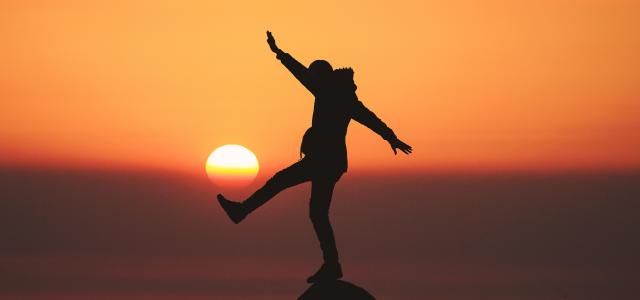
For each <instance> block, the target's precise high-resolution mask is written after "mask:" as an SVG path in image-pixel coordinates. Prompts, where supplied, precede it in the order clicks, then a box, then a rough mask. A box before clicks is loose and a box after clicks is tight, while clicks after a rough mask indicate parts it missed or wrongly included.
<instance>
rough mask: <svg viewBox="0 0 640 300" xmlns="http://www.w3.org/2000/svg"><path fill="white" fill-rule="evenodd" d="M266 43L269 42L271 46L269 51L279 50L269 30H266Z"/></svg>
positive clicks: (276, 51)
mask: <svg viewBox="0 0 640 300" xmlns="http://www.w3.org/2000/svg"><path fill="white" fill-rule="evenodd" d="M267 44H269V48H271V51H273V52H274V53H278V52H280V49H278V46H276V39H274V38H273V34H271V31H267Z"/></svg>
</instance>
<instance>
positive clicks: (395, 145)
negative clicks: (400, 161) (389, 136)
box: [389, 139, 413, 154]
mask: <svg viewBox="0 0 640 300" xmlns="http://www.w3.org/2000/svg"><path fill="white" fill-rule="evenodd" d="M389 145H391V150H393V154H398V150H397V149H400V151H402V152H404V153H405V154H410V153H411V152H413V148H411V146H409V145H407V144H406V143H405V142H403V141H401V140H399V139H394V140H390V141H389Z"/></svg>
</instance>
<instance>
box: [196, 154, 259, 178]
mask: <svg viewBox="0 0 640 300" xmlns="http://www.w3.org/2000/svg"><path fill="white" fill-rule="evenodd" d="M258 169H259V166H258V159H257V158H256V156H255V155H254V154H253V152H251V150H249V149H247V148H245V147H243V146H240V145H224V146H222V147H219V148H217V149H216V150H214V151H213V152H212V153H211V155H209V158H208V159H207V164H206V170H207V175H208V176H209V179H211V181H212V182H213V183H214V184H216V185H220V186H224V187H243V186H246V185H249V184H250V183H251V182H252V181H253V179H254V178H255V177H256V175H257V174H258Z"/></svg>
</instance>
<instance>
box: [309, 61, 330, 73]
mask: <svg viewBox="0 0 640 300" xmlns="http://www.w3.org/2000/svg"><path fill="white" fill-rule="evenodd" d="M309 71H311V72H313V73H316V74H323V73H324V74H328V73H330V72H332V71H333V67H331V64H329V62H328V61H326V60H321V59H319V60H314V61H313V62H312V63H311V64H310V65H309Z"/></svg>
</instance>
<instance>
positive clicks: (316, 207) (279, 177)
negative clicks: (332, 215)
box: [244, 159, 342, 263]
mask: <svg viewBox="0 0 640 300" xmlns="http://www.w3.org/2000/svg"><path fill="white" fill-rule="evenodd" d="M313 171H314V170H313V169H312V167H310V164H309V163H307V162H306V161H305V160H304V159H303V160H301V161H299V162H297V163H295V164H293V165H291V166H289V167H288V168H286V169H283V170H282V171H280V172H277V173H276V174H275V175H274V176H273V177H271V179H269V180H268V181H267V183H265V185H264V186H262V187H261V188H260V189H258V190H257V191H256V192H255V193H254V194H253V195H251V196H250V197H249V198H247V200H246V201H245V202H244V204H245V207H246V208H247V210H248V211H249V212H251V211H253V210H255V209H257V208H258V207H260V206H261V205H263V204H265V203H266V202H267V201H269V200H270V199H271V198H273V197H274V196H275V195H276V194H278V193H279V192H281V191H283V190H284V189H287V188H289V187H292V186H295V185H298V184H301V183H303V182H307V181H311V201H310V203H309V217H310V218H311V223H313V228H314V230H315V232H316V235H317V237H318V240H319V241H320V248H321V249H322V254H323V257H324V261H325V263H337V262H338V249H337V248H336V241H335V238H334V235H333V229H332V228H331V223H329V206H330V205H331V196H332V194H333V187H334V186H335V184H336V182H337V181H338V179H340V176H341V175H342V174H338V175H318V174H316V173H317V172H313Z"/></svg>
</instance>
